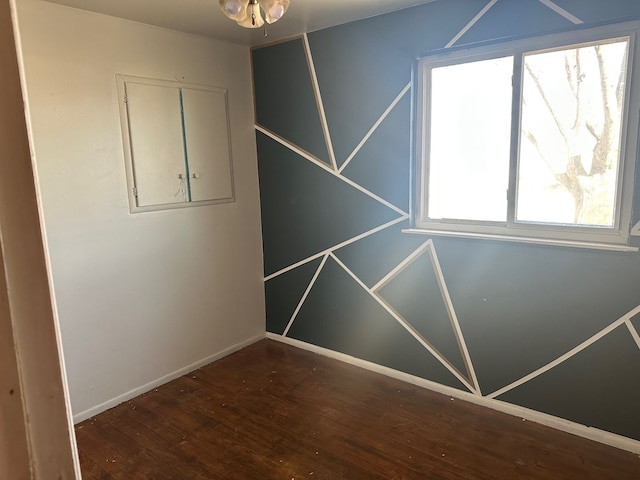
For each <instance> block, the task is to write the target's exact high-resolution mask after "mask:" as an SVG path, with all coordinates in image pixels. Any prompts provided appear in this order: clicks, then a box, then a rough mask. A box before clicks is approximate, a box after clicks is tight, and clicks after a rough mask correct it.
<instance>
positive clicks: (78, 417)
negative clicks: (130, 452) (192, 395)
mask: <svg viewBox="0 0 640 480" xmlns="http://www.w3.org/2000/svg"><path fill="white" fill-rule="evenodd" d="M264 338H265V334H264V333H261V334H259V335H255V336H253V337H250V338H248V339H246V340H243V341H241V342H239V343H236V344H234V345H231V346H230V347H227V348H224V349H222V350H219V351H217V352H216V353H213V354H211V355H209V356H207V357H204V358H202V359H200V360H198V361H196V362H193V363H191V364H189V365H187V366H185V367H182V368H179V369H178V370H175V371H173V372H171V373H168V374H167V375H164V376H162V377H160V378H157V379H156V380H153V381H151V382H149V383H146V384H144V385H142V386H140V387H136V388H134V389H132V390H129V391H128V392H125V393H123V394H121V395H118V396H116V397H113V398H111V399H109V400H107V401H106V402H102V403H100V404H98V405H96V406H94V407H91V408H88V409H86V410H84V411H82V412H79V413H77V414H75V415H74V416H73V423H74V424H78V423H80V422H82V421H84V420H88V419H89V418H92V417H94V416H96V415H98V414H99V413H102V412H104V411H106V410H109V409H110V408H113V407H115V406H117V405H119V404H121V403H123V402H126V401H127V400H131V399H132V398H135V397H137V396H138V395H141V394H143V393H146V392H148V391H150V390H152V389H154V388H156V387H159V386H161V385H164V384H165V383H168V382H170V381H171V380H175V379H176V378H179V377H181V376H183V375H186V374H187V373H190V372H192V371H194V370H197V369H199V368H201V367H204V366H205V365H208V364H210V363H213V362H215V361H216V360H220V359H221V358H223V357H226V356H227V355H231V354H232V353H235V352H237V351H238V350H241V349H243V348H244V347H248V346H249V345H251V344H253V343H256V342H259V341H260V340H263V339H264Z"/></svg>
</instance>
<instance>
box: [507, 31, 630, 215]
mask: <svg viewBox="0 0 640 480" xmlns="http://www.w3.org/2000/svg"><path fill="white" fill-rule="evenodd" d="M627 50H628V39H624V40H620V39H617V40H616V41H611V42H607V43H602V44H596V45H593V44H591V45H581V46H577V47H572V48H565V49H562V50H556V51H548V52H544V53H535V54H529V55H525V56H524V59H523V89H522V124H521V130H520V136H521V138H520V159H519V170H518V201H517V206H516V220H517V221H521V222H537V223H557V224H566V225H581V226H599V227H613V226H614V221H615V211H616V197H617V192H616V188H617V183H618V167H619V163H620V161H619V153H620V132H621V127H622V111H623V106H624V98H623V97H624V90H625V78H626V65H627Z"/></svg>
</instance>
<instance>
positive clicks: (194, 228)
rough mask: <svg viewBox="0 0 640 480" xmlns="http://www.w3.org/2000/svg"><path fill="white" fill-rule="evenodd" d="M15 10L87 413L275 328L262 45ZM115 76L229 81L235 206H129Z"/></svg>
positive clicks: (76, 378) (73, 360)
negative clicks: (258, 105) (259, 63)
mask: <svg viewBox="0 0 640 480" xmlns="http://www.w3.org/2000/svg"><path fill="white" fill-rule="evenodd" d="M18 4H19V5H18V21H19V27H20V37H21V41H22V46H23V53H24V64H25V72H26V84H27V97H28V99H27V100H28V105H29V109H30V112H31V129H32V135H33V136H32V139H33V146H34V152H35V163H36V169H37V175H38V178H39V194H40V197H41V207H42V213H43V217H44V225H45V232H46V236H47V241H48V247H49V252H48V253H49V258H50V266H51V276H52V280H53V290H54V296H55V300H56V305H57V310H58V318H59V321H60V329H61V334H62V343H63V349H64V357H65V361H66V367H67V374H68V378H69V387H70V397H71V402H72V407H73V413H74V417H75V419H76V420H82V419H83V418H87V416H90V415H93V414H96V413H99V412H100V411H101V410H105V409H106V408H108V407H110V406H113V405H115V404H117V403H120V402H122V401H124V400H126V399H128V398H130V397H132V396H135V395H137V394H140V393H142V392H143V391H145V389H149V388H150V386H155V385H157V383H158V382H160V383H162V382H163V381H167V380H168V379H170V378H171V377H172V376H175V375H176V374H177V373H180V372H183V373H185V369H186V370H188V369H190V368H193V367H194V366H197V365H199V364H202V363H203V362H205V363H206V362H208V361H211V360H212V359H213V358H216V357H217V356H218V355H220V354H221V353H224V352H226V351H227V350H228V349H230V348H235V347H238V346H241V345H243V344H244V343H246V342H248V341H251V340H255V339H256V338H260V337H262V336H263V335H264V296H263V284H262V252H261V245H260V213H259V195H258V175H257V169H256V154H255V143H254V132H253V128H252V124H253V122H252V111H253V108H252V107H253V105H252V101H251V98H249V97H247V95H246V92H248V91H250V90H251V73H250V58H249V51H248V49H247V48H246V47H240V46H237V45H231V44H225V43H222V42H218V41H214V40H211V39H207V38H204V37H197V36H194V35H187V34H183V33H178V32H172V31H169V30H165V29H161V28H157V27H152V26H149V25H144V24H141V23H137V22H131V21H126V20H122V19H117V18H114V17H109V16H106V15H99V14H95V13H90V12H87V11H83V10H79V9H74V8H68V7H63V6H60V5H56V4H52V3H48V2H42V1H39V0H37V1H36V0H21V1H20V2H18ZM118 73H120V74H124V75H135V76H141V77H150V78H157V79H163V80H180V81H183V82H186V83H196V84H200V85H210V86H219V87H226V88H228V95H229V116H230V124H231V132H232V133H231V146H232V152H233V169H234V180H235V193H236V199H235V202H233V203H227V204H224V205H208V206H200V207H194V208H183V209H178V210H171V211H168V210H165V211H157V212H148V213H140V214H130V213H129V205H128V198H127V182H126V176H125V162H124V153H123V152H124V150H123V144H122V138H121V129H120V115H119V105H118V95H117V87H116V85H117V83H116V74H118ZM157 140H158V141H162V139H161V138H158V139H157Z"/></svg>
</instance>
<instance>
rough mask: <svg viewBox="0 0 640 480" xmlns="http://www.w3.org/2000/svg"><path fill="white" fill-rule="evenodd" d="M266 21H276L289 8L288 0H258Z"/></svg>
mask: <svg viewBox="0 0 640 480" xmlns="http://www.w3.org/2000/svg"><path fill="white" fill-rule="evenodd" d="M259 2H260V6H261V7H262V10H264V16H265V20H266V21H267V23H274V22H277V21H278V20H280V19H281V18H282V16H283V15H284V14H285V12H286V11H287V9H288V8H289V0H259Z"/></svg>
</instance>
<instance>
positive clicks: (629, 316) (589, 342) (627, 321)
mask: <svg viewBox="0 0 640 480" xmlns="http://www.w3.org/2000/svg"><path fill="white" fill-rule="evenodd" d="M639 313H640V305H638V306H637V307H635V308H634V309H633V310H630V311H629V312H627V313H626V314H624V315H623V316H622V317H620V318H619V319H618V320H616V321H615V322H613V323H612V324H611V325H609V326H608V327H606V328H603V329H602V330H600V331H599V332H598V333H596V334H595V335H593V336H592V337H590V338H588V339H587V340H585V341H584V342H582V343H581V344H580V345H578V346H577V347H575V348H573V349H571V350H569V351H568V352H567V353H565V354H564V355H561V356H560V357H558V358H556V359H555V360H554V361H552V362H549V363H548V364H547V365H545V366H544V367H541V368H539V369H537V370H536V371H534V372H531V373H530V374H529V375H526V376H524V377H522V378H521V379H519V380H516V381H515V382H513V383H510V384H509V385H507V386H505V387H503V388H501V389H499V390H496V391H495V392H493V393H491V394H490V395H487V397H488V398H496V397H499V396H500V395H502V394H504V393H506V392H508V391H509V390H513V389H514V388H516V387H519V386H520V385H522V384H524V383H527V382H528V381H530V380H533V379H534V378H536V377H538V376H540V375H542V374H543V373H545V372H548V371H549V370H551V369H552V368H554V367H556V366H558V365H560V364H561V363H563V362H565V361H567V360H568V359H570V358H571V357H573V356H574V355H577V354H578V353H580V352H581V351H583V350H584V349H585V348H587V347H589V346H591V345H593V344H594V343H596V342H597V341H598V340H600V339H601V338H603V337H605V336H606V335H608V334H609V333H611V332H613V331H614V330H615V329H616V328H618V327H619V326H620V325H622V324H625V325H626V326H627V328H628V329H629V332H630V333H631V335H632V336H633V332H635V333H636V335H635V336H634V340H635V341H636V343H637V342H638V341H639V340H640V339H638V335H637V331H636V330H635V328H634V327H633V325H632V324H631V319H632V318H633V317H635V316H636V315H638V314H639Z"/></svg>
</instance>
